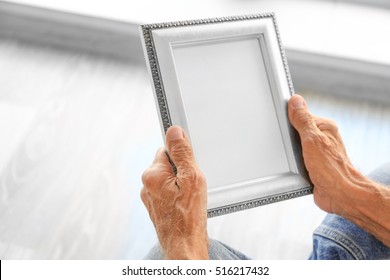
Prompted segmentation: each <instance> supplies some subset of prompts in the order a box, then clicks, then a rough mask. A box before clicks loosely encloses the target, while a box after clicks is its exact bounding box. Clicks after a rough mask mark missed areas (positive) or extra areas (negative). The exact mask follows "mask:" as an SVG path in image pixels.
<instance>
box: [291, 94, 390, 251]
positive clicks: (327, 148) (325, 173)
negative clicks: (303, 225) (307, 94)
mask: <svg viewBox="0 0 390 280" xmlns="http://www.w3.org/2000/svg"><path fill="white" fill-rule="evenodd" d="M288 113H289V119H290V121H291V123H292V125H293V126H294V127H295V128H296V130H297V131H298V133H299V135H300V138H301V142H302V150H303V158H304V161H305V166H306V168H307V170H308V172H309V176H310V179H311V180H312V182H313V184H314V201H315V203H316V204H317V205H318V206H319V207H320V208H321V209H323V210H324V211H326V212H330V213H335V214H338V215H340V216H343V217H344V218H346V219H348V220H350V221H352V222H353V223H355V224H356V225H358V226H360V227H362V228H363V229H365V230H367V231H368V232H370V233H371V234H373V235H374V236H375V237H377V238H378V239H379V240H381V241H382V242H383V243H384V244H386V245H387V246H389V247H390V219H389V218H388V217H389V213H390V212H389V211H390V190H389V189H388V188H386V187H384V186H382V185H380V184H378V183H376V182H374V181H371V180H370V179H368V178H366V177H365V176H363V175H362V174H361V173H360V172H359V171H358V170H356V169H355V168H354V167H353V165H352V164H351V162H350V161H349V159H348V156H347V153H346V151H345V147H344V144H343V141H342V139H341V137H340V134H339V132H338V129H337V126H336V124H335V123H334V122H333V121H331V120H327V119H323V118H319V117H316V116H314V115H312V114H311V113H310V112H309V110H308V108H307V105H306V102H305V101H304V99H303V98H302V97H301V96H299V95H295V96H293V97H292V98H291V99H290V101H289V104H288Z"/></svg>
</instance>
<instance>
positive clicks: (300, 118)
mask: <svg viewBox="0 0 390 280" xmlns="http://www.w3.org/2000/svg"><path fill="white" fill-rule="evenodd" d="M288 117H289V119H290V122H291V124H292V125H293V126H294V127H295V129H296V130H297V131H298V133H299V135H300V136H301V138H304V137H305V136H307V135H308V134H309V133H312V132H313V131H315V130H317V129H318V128H317V125H316V124H315V121H314V116H313V115H312V114H311V113H310V112H309V110H308V108H307V105H306V102H305V100H304V99H303V97H302V96H300V95H294V96H292V97H291V98H290V100H289V102H288Z"/></svg>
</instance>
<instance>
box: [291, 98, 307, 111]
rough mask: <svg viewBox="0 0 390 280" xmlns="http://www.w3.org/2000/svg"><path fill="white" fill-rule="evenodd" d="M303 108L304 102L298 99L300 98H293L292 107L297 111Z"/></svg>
mask: <svg viewBox="0 0 390 280" xmlns="http://www.w3.org/2000/svg"><path fill="white" fill-rule="evenodd" d="M304 106H305V100H303V98H302V97H300V96H296V97H294V99H293V100H292V107H293V108H295V109H299V108H302V107H304Z"/></svg>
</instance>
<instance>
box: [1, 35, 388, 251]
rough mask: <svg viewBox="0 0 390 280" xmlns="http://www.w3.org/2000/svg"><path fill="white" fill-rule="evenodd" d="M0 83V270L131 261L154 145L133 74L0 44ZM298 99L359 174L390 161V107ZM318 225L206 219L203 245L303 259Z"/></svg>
mask: <svg viewBox="0 0 390 280" xmlns="http://www.w3.org/2000/svg"><path fill="white" fill-rule="evenodd" d="M0 73H1V75H0V259H25V258H26V259H37V258H39V259H58V258H59V259H122V258H130V259H138V258H142V257H143V256H144V255H145V254H146V252H147V250H148V248H150V247H151V246H152V245H153V244H154V243H155V241H156V237H155V234H154V232H153V227H152V225H151V222H150V220H149V218H148V215H147V213H146V211H145V209H144V207H143V206H142V203H141V201H140V199H139V190H140V188H141V181H140V176H141V174H142V172H143V170H144V169H145V168H146V167H147V166H148V165H149V164H150V162H151V161H152V159H153V156H154V153H155V151H156V149H157V148H158V147H159V146H161V145H162V138H161V132H160V127H159V121H158V118H157V113H156V110H155V105H154V100H153V96H152V91H151V87H150V85H149V80H148V78H147V76H146V73H145V71H144V70H143V68H142V67H139V66H135V65H134V66H133V65H131V64H130V63H125V62H118V61H113V60H110V59H107V58H102V57H94V56H89V55H86V54H83V53H77V52H65V51H58V50H55V49H50V48H43V47H38V46H30V45H27V44H24V43H16V42H13V41H9V40H0ZM367 94H369V93H367ZM304 95H305V97H306V98H307V100H308V103H309V106H310V107H311V109H312V111H313V112H315V113H316V114H318V115H321V116H326V117H330V118H333V119H334V120H336V122H337V123H338V124H339V127H340V131H341V134H342V136H343V137H344V140H345V143H346V146H347V150H348V152H349V154H350V157H351V159H352V162H353V163H354V164H356V166H357V167H358V168H359V169H360V170H362V172H365V173H366V172H368V171H370V170H371V169H373V168H374V167H375V166H377V165H380V164H382V163H385V162H387V161H388V160H389V159H390V145H389V144H388V143H390V106H388V105H385V104H371V103H367V102H359V101H351V100H345V99H341V98H336V97H330V96H326V95H320V94H313V93H305V94H304ZM323 216H324V213H323V212H321V211H320V210H318V209H317V208H316V206H315V205H314V203H313V202H312V197H311V196H307V197H303V198H299V199H295V200H290V201H286V202H283V203H278V204H274V205H269V206H265V207H260V208H256V209H252V210H248V211H243V212H239V213H235V214H231V215H227V216H222V217H217V218H212V219H210V220H209V234H210V236H211V237H212V238H215V239H219V240H222V241H224V242H226V243H228V244H229V245H231V246H233V247H236V248H237V249H239V250H241V251H243V252H245V253H246V254H248V255H249V256H251V257H254V258H259V259H304V258H306V257H307V256H308V254H309V253H310V248H311V233H312V231H313V229H314V228H315V227H316V225H317V224H318V223H319V222H320V221H321V220H322V218H323Z"/></svg>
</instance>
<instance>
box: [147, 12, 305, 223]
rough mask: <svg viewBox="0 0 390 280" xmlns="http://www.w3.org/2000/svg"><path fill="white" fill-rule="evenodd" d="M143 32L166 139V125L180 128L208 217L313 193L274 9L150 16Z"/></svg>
mask: <svg viewBox="0 0 390 280" xmlns="http://www.w3.org/2000/svg"><path fill="white" fill-rule="evenodd" d="M140 34H141V37H142V40H141V41H142V44H143V49H144V54H145V59H146V64H147V67H148V73H149V75H150V77H151V80H152V87H153V90H154V96H155V101H156V105H157V109H158V112H159V118H160V122H161V128H162V132H163V138H164V141H165V132H166V131H167V129H168V128H169V127H170V126H171V125H178V126H181V127H182V128H183V129H184V130H185V131H186V133H187V135H188V137H189V139H190V141H191V144H192V147H193V149H194V154H195V158H196V161H197V163H198V165H199V166H200V169H201V170H202V171H203V173H204V174H205V177H206V180H207V185H208V217H214V216H219V215H223V214H228V213H233V212H236V211H240V210H245V209H249V208H253V207H257V206H261V205H266V204H270V203H275V202H279V201H283V200H286V199H291V198H295V197H300V196H303V195H307V194H311V193H312V183H311V182H310V178H309V177H308V174H307V171H306V168H305V166H304V163H303V158H302V151H301V145H300V140H299V136H298V135H297V133H296V131H295V130H294V128H293V127H292V126H291V124H290V122H289V120H288V115H287V102H288V100H289V98H290V97H291V96H292V95H293V94H294V89H293V85H292V81H291V77H290V73H289V69H288V65H287V60H286V56H285V54H284V51H283V48H282V45H281V40H280V35H279V31H278V26H277V24H276V18H275V15H274V14H273V13H266V14H256V15H245V16H233V17H224V18H210V19H201V20H190V21H179V22H166V23H157V24H146V25H141V26H140Z"/></svg>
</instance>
